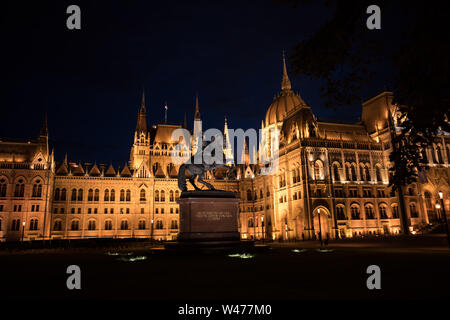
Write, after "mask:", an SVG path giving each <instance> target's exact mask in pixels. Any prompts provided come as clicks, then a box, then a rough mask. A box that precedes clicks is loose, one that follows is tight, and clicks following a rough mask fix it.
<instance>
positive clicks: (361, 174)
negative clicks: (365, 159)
mask: <svg viewBox="0 0 450 320" xmlns="http://www.w3.org/2000/svg"><path fill="white" fill-rule="evenodd" d="M359 176H360V177H361V181H366V180H367V179H366V178H365V177H364V165H363V164H360V165H359Z"/></svg>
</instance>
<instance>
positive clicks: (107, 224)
mask: <svg viewBox="0 0 450 320" xmlns="http://www.w3.org/2000/svg"><path fill="white" fill-rule="evenodd" d="M105 230H112V221H111V220H106V221H105Z"/></svg>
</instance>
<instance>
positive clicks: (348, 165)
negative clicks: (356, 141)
mask: <svg viewBox="0 0 450 320" xmlns="http://www.w3.org/2000/svg"><path fill="white" fill-rule="evenodd" d="M345 177H346V178H347V181H350V180H352V176H351V174H350V164H348V163H347V164H346V165H345Z"/></svg>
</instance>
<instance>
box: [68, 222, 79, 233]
mask: <svg viewBox="0 0 450 320" xmlns="http://www.w3.org/2000/svg"><path fill="white" fill-rule="evenodd" d="M70 230H74V231H77V230H80V221H78V220H72V223H71V224H70Z"/></svg>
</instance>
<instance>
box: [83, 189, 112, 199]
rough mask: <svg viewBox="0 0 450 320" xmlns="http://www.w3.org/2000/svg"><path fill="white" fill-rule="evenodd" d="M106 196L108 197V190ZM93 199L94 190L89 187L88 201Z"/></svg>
mask: <svg viewBox="0 0 450 320" xmlns="http://www.w3.org/2000/svg"><path fill="white" fill-rule="evenodd" d="M105 197H106V192H105ZM108 199H109V197H108ZM92 200H94V190H92V189H89V190H88V201H92ZM105 201H106V198H105Z"/></svg>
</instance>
